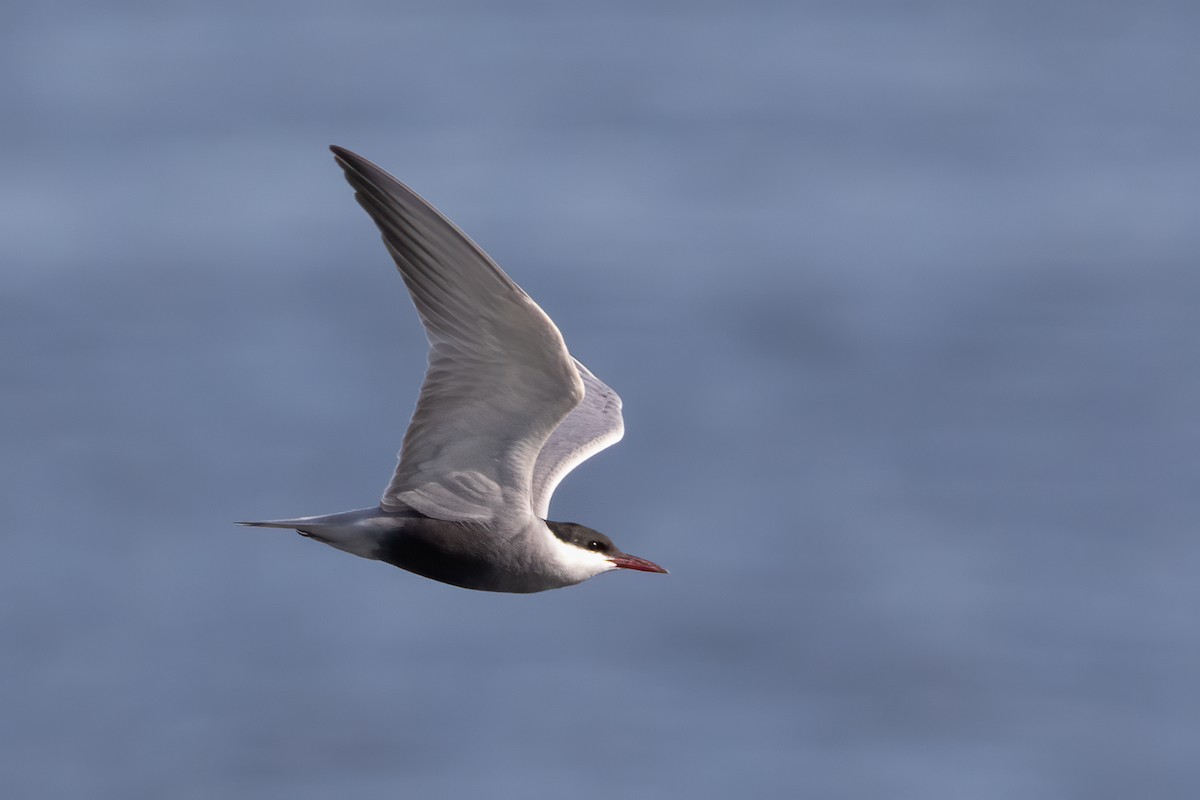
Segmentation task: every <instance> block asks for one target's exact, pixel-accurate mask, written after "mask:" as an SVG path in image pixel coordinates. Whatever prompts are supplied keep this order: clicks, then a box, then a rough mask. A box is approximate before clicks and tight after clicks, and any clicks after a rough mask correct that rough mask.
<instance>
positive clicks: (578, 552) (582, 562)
mask: <svg viewBox="0 0 1200 800" xmlns="http://www.w3.org/2000/svg"><path fill="white" fill-rule="evenodd" d="M555 544H556V545H557V546H556V547H555V548H554V549H555V557H556V560H557V561H558V564H559V568H560V569H561V570H562V571H563V572H564V573H566V574H568V575H571V576H572V577H576V578H578V579H579V580H585V579H587V578H590V577H592V576H593V575H599V574H600V573H601V572H608V571H609V570H610V569H616V568H617V565H616V564H614V563H613V562H612V561H610V560H609V559H608V556H606V555H604V554H603V553H596V552H593V551H591V550H584V549H583V548H581V547H575V546H574V545H569V544H567V543H565V542H562V541H559V540H558V539H555Z"/></svg>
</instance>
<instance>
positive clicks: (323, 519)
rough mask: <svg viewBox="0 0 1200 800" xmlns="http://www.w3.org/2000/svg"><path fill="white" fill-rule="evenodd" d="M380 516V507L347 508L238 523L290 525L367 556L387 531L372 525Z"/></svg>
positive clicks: (317, 538) (358, 554)
mask: <svg viewBox="0 0 1200 800" xmlns="http://www.w3.org/2000/svg"><path fill="white" fill-rule="evenodd" d="M379 518H380V512H379V509H370V508H363V509H357V510H355V511H344V512H342V513H341V514H326V515H323V516H317V517H296V518H295V519H268V520H262V521H256V522H239V523H237V524H238V525H245V526H247V527H249V528H290V529H292V530H294V531H296V532H297V533H299V534H300V535H301V536H307V537H308V538H310V539H315V540H316V541H318V542H323V543H325V544H327V545H329V546H331V547H336V548H337V549H338V550H345V551H346V552H347V553H353V554H354V555H356V556H362V557H363V558H375V553H376V552H377V551H378V549H379V536H380V533H381V532H383V531H380V530H379V529H377V528H376V527H374V526H372V522H373V521H377V520H378V519H379ZM385 519H386V518H385Z"/></svg>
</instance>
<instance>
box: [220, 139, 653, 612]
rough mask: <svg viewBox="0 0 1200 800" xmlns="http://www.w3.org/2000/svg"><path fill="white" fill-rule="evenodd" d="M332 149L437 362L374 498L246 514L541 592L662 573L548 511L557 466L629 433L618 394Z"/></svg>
mask: <svg viewBox="0 0 1200 800" xmlns="http://www.w3.org/2000/svg"><path fill="white" fill-rule="evenodd" d="M330 149H331V150H332V151H333V155H334V159H335V160H336V161H337V163H338V165H339V166H340V167H341V168H342V170H343V171H344V172H345V175H346V180H348V181H349V182H350V185H351V186H352V187H353V188H354V192H355V198H356V199H357V200H358V202H359V205H361V206H362V207H363V208H364V209H365V210H366V212H367V214H369V215H370V217H371V219H372V220H374V222H375V224H376V225H377V226H378V227H379V231H380V233H382V234H383V243H384V245H385V246H386V247H387V250H388V252H389V253H391V255H392V258H393V260H395V262H396V266H397V267H398V268H399V270H400V276H401V277H402V278H403V279H404V284H405V286H407V287H408V291H409V294H410V295H411V296H412V301H413V305H415V306H416V308H417V313H418V315H419V316H420V317H421V322H422V324H423V325H424V327H425V333H426V336H427V337H428V339H429V366H428V370H427V371H426V373H425V382H424V383H423V384H422V386H421V391H420V395H419V396H418V398H417V406H416V410H415V411H414V412H413V416H412V421H411V422H410V423H409V425H408V431H407V432H406V433H405V435H404V444H403V446H402V447H401V449H400V457H399V459H400V460H399V464H398V465H397V467H396V471H395V474H394V475H393V476H392V480H391V483H389V484H388V487H387V489H386V490H385V491H384V493H383V498H382V499H381V500H380V501H379V505H378V506H376V507H374V508H360V509H356V510H354V511H344V512H341V513H339V514H327V515H324V516H315V517H297V518H294V519H277V520H268V521H263V522H242V523H239V524H241V525H251V526H256V527H262V528H290V529H294V530H296V531H297V532H299V533H300V534H301V535H303V536H307V537H309V538H311V539H315V540H317V541H319V542H323V543H324V544H327V545H330V546H331V547H335V548H337V549H338V550H344V551H345V552H347V553H352V554H354V555H356V556H361V557H363V558H369V559H376V560H379V561H384V562H387V563H389V564H393V565H395V566H397V567H400V568H401V569H405V570H408V571H409V572H414V573H416V574H418V575H423V576H425V577H427V578H432V579H433V580H437V581H442V582H444V583H449V584H453V585H455V586H461V587H464V588H467V589H479V590H482V591H490V592H519V593H527V592H540V591H544V590H546V589H558V588H561V587H564V586H571V585H573V584H576V583H581V582H583V581H585V580H587V579H588V578H591V577H593V576H594V575H598V574H600V573H602V572H608V571H609V570H614V569H629V570H641V571H643V572H666V570H665V569H663V568H662V567H660V566H658V565H657V564H655V563H653V562H651V561H647V560H646V559H644V558H638V557H637V556H632V555H629V554H628V553H624V552H622V551H621V550H619V549H618V548H617V546H616V545H615V544H613V542H612V540H611V539H610V538H608V537H607V536H605V535H604V534H602V533H600V532H599V531H595V530H592V529H591V528H588V527H585V526H583V525H579V524H576V523H573V522H552V521H550V520H548V519H546V517H547V516H548V515H549V510H550V497H551V495H552V494H553V493H554V489H555V487H557V486H558V484H559V481H561V480H562V479H563V477H564V476H565V475H566V474H567V473H568V472H570V471H571V470H572V469H574V468H575V467H576V466H578V465H579V464H580V463H582V462H583V461H585V460H586V459H588V458H590V457H591V456H592V455H594V454H596V453H597V452H599V451H600V450H603V449H604V448H606V447H608V446H609V445H612V444H614V443H616V442H617V441H619V440H620V439H621V436H622V434H623V433H624V422H623V420H622V418H621V398H619V397H618V396H617V394H616V392H614V391H613V390H612V389H610V388H609V387H608V386H606V385H605V384H604V382H603V381H601V380H600V379H599V378H597V377H596V376H595V375H593V374H592V373H591V372H590V371H589V370H588V368H587V367H585V366H584V365H583V364H581V363H580V362H579V361H577V360H575V359H574V358H573V357H572V356H571V354H570V352H569V351H568V350H567V346H566V343H565V342H564V341H563V337H562V334H561V333H560V332H559V330H558V328H557V327H556V326H555V324H554V322H553V321H552V320H551V319H550V317H549V316H547V315H546V312H544V311H542V309H541V308H539V307H538V305H537V303H535V302H534V301H533V300H532V299H531V298H530V297H529V295H527V294H526V293H525V292H524V291H523V290H522V289H521V287H520V286H517V284H516V283H514V282H513V280H512V279H511V278H509V277H508V276H507V275H506V274H504V271H503V270H501V269H500V267H499V266H497V265H496V263H495V262H494V261H492V259H491V258H489V257H488V255H487V254H486V253H485V252H483V250H482V249H480V248H479V246H478V245H476V244H475V243H474V242H472V241H471V240H470V239H469V238H467V236H466V235H465V234H464V233H463V232H462V231H460V230H459V229H458V228H457V227H456V226H455V225H454V223H452V222H450V220H448V219H446V217H444V216H443V215H442V214H441V213H440V212H439V211H438V210H437V209H436V208H434V207H433V206H432V205H430V204H429V203H427V202H425V200H423V199H422V198H421V197H419V196H418V195H417V194H416V192H414V191H412V190H411V189H409V188H408V187H407V186H405V185H404V184H403V183H401V182H400V181H398V180H396V179H395V178H393V177H392V176H391V175H389V174H388V173H387V172H384V171H383V170H382V169H380V168H379V167H377V166H375V165H374V164H372V163H371V162H370V161H367V160H366V159H365V158H362V157H361V156H359V155H356V154H354V153H352V152H350V151H349V150H345V149H343V148H341V147H336V146H335V147H331V148H330Z"/></svg>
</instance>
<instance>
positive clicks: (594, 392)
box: [533, 361, 625, 519]
mask: <svg viewBox="0 0 1200 800" xmlns="http://www.w3.org/2000/svg"><path fill="white" fill-rule="evenodd" d="M575 366H576V367H577V368H578V369H579V377H580V378H582V379H583V388H584V394H583V400H582V401H580V403H579V405H577V406H575V408H573V409H571V413H570V414H567V416H566V417H565V418H564V419H563V421H562V422H560V423H558V427H557V428H555V429H554V433H552V434H550V438H549V439H547V440H546V444H545V445H544V446H543V447H542V452H541V453H539V454H538V457H537V463H536V464H535V465H534V467H533V513H534V514H537V515H538V516H539V517H541V518H542V519H548V518H549V514H550V497H551V496H552V495H553V494H554V490H555V489H556V488H558V484H559V482H560V481H562V479H563V478H564V477H565V476H566V474H567V473H568V472H570V471H571V470H573V469H575V467H577V466H579V465H580V464H582V463H583V462H584V461H587V460H588V459H589V458H591V457H592V456H594V455H595V454H596V453H599V452H600V451H601V450H603V449H604V448H606V447H609V446H611V445H614V444H616V443H617V442H619V441H621V437H622V436H623V435H624V434H625V421H624V420H623V419H622V417H621V398H620V397H618V396H617V393H616V392H614V391H613V390H612V389H610V388H608V386H606V385H605V384H604V382H603V381H601V380H600V379H599V378H597V377H596V376H595V375H593V374H592V373H591V371H590V370H589V369H588V368H587V367H585V366H584V365H583V364H580V363H579V362H578V361H575Z"/></svg>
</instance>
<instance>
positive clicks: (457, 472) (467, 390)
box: [332, 147, 584, 524]
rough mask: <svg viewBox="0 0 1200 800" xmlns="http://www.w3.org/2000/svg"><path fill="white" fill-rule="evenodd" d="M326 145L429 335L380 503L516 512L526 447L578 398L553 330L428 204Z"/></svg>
mask: <svg viewBox="0 0 1200 800" xmlns="http://www.w3.org/2000/svg"><path fill="white" fill-rule="evenodd" d="M332 150H333V153H334V155H335V157H336V159H337V162H338V164H340V165H341V167H342V169H343V170H345V173H346V179H347V180H348V181H349V182H350V185H351V186H353V187H354V190H355V197H356V198H357V199H358V202H359V204H360V205H362V207H363V208H364V209H366V211H367V213H368V214H370V215H371V218H372V219H373V220H374V221H375V224H376V225H377V226H379V230H380V232H381V233H382V234H383V241H384V243H385V244H386V245H387V249H388V252H390V253H391V254H392V258H393V259H395V261H396V266H397V267H399V269H400V274H401V276H403V278H404V283H405V285H406V286H408V291H409V293H410V294H411V295H412V299H413V304H414V305H415V306H416V307H417V312H418V313H419V314H420V316H421V322H422V323H424V325H425V333H426V335H427V336H428V337H429V370H428V372H427V373H426V374H425V383H424V384H423V385H422V386H421V393H420V396H419V397H418V399H417V408H416V411H415V412H413V417H412V422H410V423H409V426H408V432H407V433H406V434H405V436H404V445H403V447H402V448H401V450H400V463H399V465H398V466H397V467H396V473H395V475H394V476H393V477H392V482H391V484H390V485H389V486H388V487H387V490H386V491H385V492H384V495H383V499H382V500H381V501H380V506H381V507H382V508H383V509H384V510H388V511H392V510H400V509H402V508H404V507H409V508H414V509H416V510H417V511H420V512H421V513H422V514H425V515H427V516H430V517H435V518H438V519H446V520H460V521H474V522H490V523H493V524H494V523H497V522H499V521H501V520H502V519H508V520H512V521H522V522H524V521H527V520H528V519H529V518H530V517H531V514H532V496H531V486H532V482H533V481H532V478H533V470H534V463H535V461H536V460H537V457H538V453H539V452H541V450H542V446H543V445H544V444H545V443H546V440H547V439H548V438H549V437H550V435H551V433H552V432H553V431H554V430H555V428H557V427H558V426H559V424H560V423H561V422H562V420H563V418H564V417H566V416H567V414H568V413H569V412H570V411H571V409H573V408H574V407H575V406H576V405H578V404H579V401H580V400H582V399H583V397H584V384H583V380H582V379H581V378H580V372H579V370H578V369H577V368H576V366H575V362H574V360H573V359H572V358H571V355H570V354H569V353H568V352H567V347H566V345H565V344H564V343H563V338H562V334H560V333H559V331H558V328H556V327H555V325H554V323H553V322H552V321H551V319H550V317H548V316H547V315H546V313H545V312H544V311H542V309H540V308H538V306H537V304H536V303H534V302H533V300H531V299H530V298H529V296H528V295H527V294H525V292H524V291H522V290H521V287H519V286H517V285H516V284H515V283H513V281H512V279H510V278H509V277H508V276H507V275H505V274H504V272H503V271H501V269H500V268H499V267H498V266H496V264H495V262H493V261H492V260H491V259H490V258H488V256H487V254H486V253H484V252H483V250H481V249H480V248H479V247H478V246H477V245H476V244H475V243H474V242H472V241H471V240H470V239H468V238H467V236H466V235H465V234H463V233H462V231H460V230H459V229H458V228H457V227H455V226H454V224H453V223H452V222H450V221H449V220H448V219H446V218H445V217H444V216H442V215H441V214H440V213H439V212H438V211H437V209H435V208H434V207H433V206H431V205H430V204H429V203H427V202H425V201H424V200H422V199H421V198H420V197H418V196H417V194H416V193H415V192H413V191H412V190H411V189H409V188H408V187H407V186H405V185H404V184H402V183H400V182H399V181H397V180H396V179H395V178H393V177H392V176H391V175H389V174H387V173H386V172H384V171H383V170H382V169H380V168H379V167H377V166H375V165H374V164H372V163H371V162H369V161H367V160H366V159H364V158H362V157H360V156H358V155H355V154H354V153H351V152H349V151H347V150H343V149H342V148H340V147H334V148H332Z"/></svg>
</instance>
